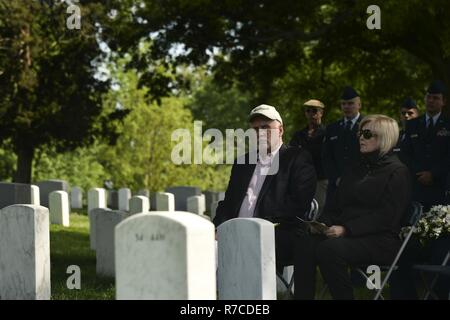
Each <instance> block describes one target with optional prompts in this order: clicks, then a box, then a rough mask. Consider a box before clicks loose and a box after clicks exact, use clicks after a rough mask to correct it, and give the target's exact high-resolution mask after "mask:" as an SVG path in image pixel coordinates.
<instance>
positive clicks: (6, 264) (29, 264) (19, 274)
mask: <svg viewBox="0 0 450 320" xmlns="http://www.w3.org/2000/svg"><path fill="white" fill-rule="evenodd" d="M0 299H1V300H49V299H50V230H49V213H48V209H47V208H45V207H41V206H35V205H12V206H9V207H6V208H3V209H2V210H0Z"/></svg>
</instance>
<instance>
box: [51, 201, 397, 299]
mask: <svg viewBox="0 0 450 320" xmlns="http://www.w3.org/2000/svg"><path fill="white" fill-rule="evenodd" d="M50 255H51V258H50V260H51V286H52V300H114V299H115V284H114V279H113V278H102V277H98V276H97V275H96V272H95V264H96V258H95V251H93V250H91V249H90V243H89V218H88V216H87V213H86V210H78V211H72V212H71V214H70V227H69V228H66V227H62V226H59V225H54V224H51V225H50ZM71 265H77V266H79V267H80V269H81V289H80V290H77V289H73V290H70V289H68V288H67V279H68V278H69V277H70V276H71V275H72V274H73V273H70V274H68V273H66V272H67V268H68V267H69V266H71ZM317 280H318V281H317V289H316V299H318V298H319V293H320V292H321V289H322V285H323V282H322V278H321V276H320V273H318V277H317ZM386 291H388V290H386ZM386 293H387V292H385V294H386ZM373 294H374V293H373V292H370V291H369V290H367V289H365V288H361V287H360V288H355V297H356V298H357V299H368V300H370V299H372V298H373ZM386 295H387V296H389V295H388V294H386ZM386 295H385V296H386ZM323 298H324V299H326V300H328V299H331V297H330V294H329V292H327V293H326V294H325V296H324V297H323ZM278 299H281V300H284V299H289V298H288V297H287V296H284V295H283V294H281V295H279V297H278Z"/></svg>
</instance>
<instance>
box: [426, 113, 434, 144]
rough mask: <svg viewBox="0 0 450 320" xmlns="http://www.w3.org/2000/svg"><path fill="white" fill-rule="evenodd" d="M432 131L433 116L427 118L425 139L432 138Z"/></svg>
mask: <svg viewBox="0 0 450 320" xmlns="http://www.w3.org/2000/svg"><path fill="white" fill-rule="evenodd" d="M433 131H434V122H433V118H431V117H430V118H428V126H427V135H426V138H427V141H430V140H432V139H433Z"/></svg>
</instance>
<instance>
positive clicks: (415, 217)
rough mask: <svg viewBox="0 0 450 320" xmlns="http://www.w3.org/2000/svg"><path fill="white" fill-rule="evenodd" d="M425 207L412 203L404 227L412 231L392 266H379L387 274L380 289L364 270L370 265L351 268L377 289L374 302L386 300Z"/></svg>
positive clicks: (322, 293)
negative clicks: (392, 279) (385, 292)
mask: <svg viewBox="0 0 450 320" xmlns="http://www.w3.org/2000/svg"><path fill="white" fill-rule="evenodd" d="M422 212H423V207H422V205H421V204H420V203H418V202H415V201H414V202H412V203H411V207H410V210H409V212H408V214H407V215H406V216H405V218H406V221H404V222H403V225H405V226H411V229H410V230H409V232H408V234H407V235H406V237H405V239H404V240H403V242H402V245H401V246H400V249H399V250H398V252H397V255H396V256H395V258H394V260H393V261H392V264H391V265H388V266H387V265H386V266H379V267H380V271H381V272H387V273H386V275H385V276H384V278H383V281H382V283H381V286H380V288H376V283H374V282H372V280H371V279H370V277H369V276H368V275H367V274H366V273H365V271H364V270H367V267H368V265H362V266H354V267H351V268H352V269H353V270H355V271H356V272H357V273H358V274H360V275H361V276H362V277H363V279H365V280H366V283H371V285H372V287H373V288H376V290H377V292H376V294H375V296H374V298H373V299H374V300H378V299H379V298H381V299H383V300H384V297H383V294H382V293H383V289H384V287H385V286H386V283H387V282H388V281H389V278H390V277H391V275H392V272H393V271H394V270H396V269H397V268H398V266H397V263H398V260H399V259H400V257H401V255H402V253H403V251H404V250H405V247H406V245H407V244H408V242H409V239H411V236H412V234H413V232H414V227H415V226H416V224H417V222H418V221H419V219H420V217H421V216H422ZM327 289H328V286H327V285H326V284H325V285H324V287H323V289H322V292H321V293H320V294H319V298H320V299H322V298H323V297H324V295H325V293H326V291H327Z"/></svg>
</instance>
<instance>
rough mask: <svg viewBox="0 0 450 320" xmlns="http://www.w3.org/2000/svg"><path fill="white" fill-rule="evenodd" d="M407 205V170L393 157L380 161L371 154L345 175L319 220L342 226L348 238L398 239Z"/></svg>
mask: <svg viewBox="0 0 450 320" xmlns="http://www.w3.org/2000/svg"><path fill="white" fill-rule="evenodd" d="M410 203H411V182H410V174H409V171H408V168H407V167H406V166H405V165H404V164H403V163H402V162H401V161H400V160H399V159H398V157H397V156H396V155H395V154H393V153H390V154H388V155H385V156H384V157H381V158H379V157H378V156H377V154H371V155H370V156H365V157H362V158H361V161H360V162H359V163H358V164H356V165H354V166H353V167H352V168H350V169H349V170H347V171H346V172H345V174H344V175H343V176H342V179H341V180H340V182H339V187H338V189H337V192H336V193H335V195H334V199H333V201H332V205H330V206H329V207H328V209H327V210H326V211H325V212H324V213H323V214H322V216H321V218H320V220H322V221H323V222H325V223H326V224H327V225H342V226H344V227H345V229H346V231H347V234H348V236H350V237H360V236H366V235H373V234H379V235H382V234H385V235H389V236H394V237H396V238H398V233H399V231H400V224H401V221H402V218H403V217H404V215H405V214H406V213H407V210H408V209H409V206H410Z"/></svg>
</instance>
